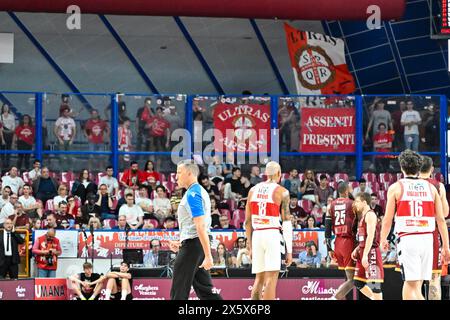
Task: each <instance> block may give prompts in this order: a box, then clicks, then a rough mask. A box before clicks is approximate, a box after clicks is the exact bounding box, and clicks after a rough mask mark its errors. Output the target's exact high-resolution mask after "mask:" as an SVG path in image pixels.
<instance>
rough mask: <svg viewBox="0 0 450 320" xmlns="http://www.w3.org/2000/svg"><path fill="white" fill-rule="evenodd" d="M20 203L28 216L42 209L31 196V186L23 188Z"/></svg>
mask: <svg viewBox="0 0 450 320" xmlns="http://www.w3.org/2000/svg"><path fill="white" fill-rule="evenodd" d="M19 202H20V203H21V204H22V206H23V210H24V211H25V212H26V213H27V214H30V213H31V212H33V211H35V210H36V209H39V208H40V207H41V205H40V204H39V203H38V202H37V201H36V199H35V198H34V197H33V196H32V195H31V187H30V186H29V185H24V186H23V195H22V196H20V197H19Z"/></svg>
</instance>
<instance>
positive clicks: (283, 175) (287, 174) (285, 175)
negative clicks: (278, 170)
mask: <svg viewBox="0 0 450 320" xmlns="http://www.w3.org/2000/svg"><path fill="white" fill-rule="evenodd" d="M286 179H289V173H282V174H281V180H286Z"/></svg>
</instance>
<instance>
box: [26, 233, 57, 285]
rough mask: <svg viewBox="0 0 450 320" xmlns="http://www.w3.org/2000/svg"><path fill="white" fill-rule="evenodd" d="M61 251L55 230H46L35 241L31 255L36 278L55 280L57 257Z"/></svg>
mask: <svg viewBox="0 0 450 320" xmlns="http://www.w3.org/2000/svg"><path fill="white" fill-rule="evenodd" d="M61 253H62V249H61V245H60V244H59V239H58V238H56V237H55V229H54V228H48V230H47V233H46V234H44V235H42V236H40V237H39V238H37V239H36V241H35V242H34V245H33V254H34V255H35V260H36V263H37V271H38V274H37V276H38V278H55V277H56V270H57V268H58V256H59V255H61Z"/></svg>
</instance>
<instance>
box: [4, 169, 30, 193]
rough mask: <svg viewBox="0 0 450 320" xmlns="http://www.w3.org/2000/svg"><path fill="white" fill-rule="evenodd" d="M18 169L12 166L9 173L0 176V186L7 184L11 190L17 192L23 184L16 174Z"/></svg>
mask: <svg viewBox="0 0 450 320" xmlns="http://www.w3.org/2000/svg"><path fill="white" fill-rule="evenodd" d="M17 173H18V171H17V168H16V167H12V168H11V170H9V175H7V176H3V177H2V186H3V187H5V186H9V187H10V188H11V191H12V192H13V193H15V194H18V193H19V191H20V190H21V189H22V187H23V186H24V185H25V182H23V180H22V178H21V177H19V176H18V175H17Z"/></svg>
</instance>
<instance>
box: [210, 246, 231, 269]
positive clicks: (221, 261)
mask: <svg viewBox="0 0 450 320" xmlns="http://www.w3.org/2000/svg"><path fill="white" fill-rule="evenodd" d="M213 263H214V266H215V267H221V268H228V267H231V266H232V262H231V257H230V256H229V254H228V252H227V248H226V247H225V245H224V244H223V243H219V244H218V245H217V249H216V252H215V255H213Z"/></svg>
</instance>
